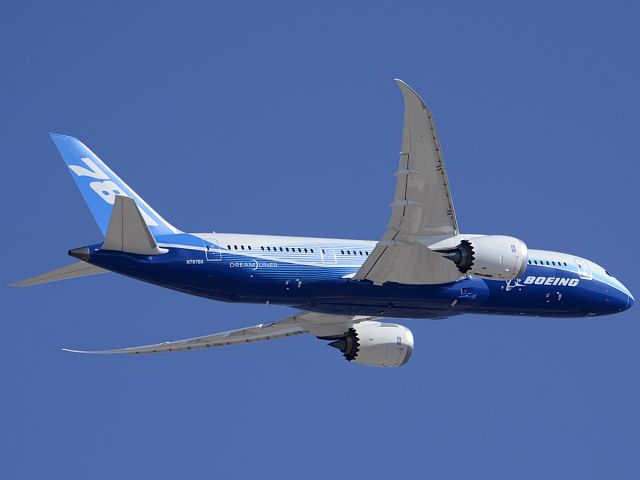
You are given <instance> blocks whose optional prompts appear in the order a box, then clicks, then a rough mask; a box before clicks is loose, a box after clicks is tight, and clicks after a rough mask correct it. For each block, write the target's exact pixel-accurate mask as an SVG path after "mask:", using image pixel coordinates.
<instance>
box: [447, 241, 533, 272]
mask: <svg viewBox="0 0 640 480" xmlns="http://www.w3.org/2000/svg"><path fill="white" fill-rule="evenodd" d="M438 252H439V253H441V254H442V255H443V256H444V257H446V258H448V259H449V260H451V261H452V262H453V263H455V264H456V266H457V267H458V270H459V271H460V272H461V273H469V274H471V275H477V276H478V277H484V278H491V279H495V280H512V279H514V278H518V277H519V276H521V275H522V274H523V273H524V271H525V269H526V268H527V260H528V259H529V253H528V249H527V246H526V245H525V243H524V242H523V241H522V240H519V239H517V238H514V237H505V236H502V235H486V236H484V237H475V238H470V239H468V240H462V241H461V242H460V243H459V244H458V245H457V246H456V247H454V248H449V249H446V250H438Z"/></svg>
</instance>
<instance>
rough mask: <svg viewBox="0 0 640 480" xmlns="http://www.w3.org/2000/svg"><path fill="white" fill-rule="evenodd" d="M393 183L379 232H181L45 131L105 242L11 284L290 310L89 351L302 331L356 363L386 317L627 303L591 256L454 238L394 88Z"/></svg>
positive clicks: (439, 184)
mask: <svg viewBox="0 0 640 480" xmlns="http://www.w3.org/2000/svg"><path fill="white" fill-rule="evenodd" d="M396 82H397V84H398V86H399V87H400V90H401V91H402V94H403V96H404V128H403V133H402V147H401V152H400V165H399V167H398V170H397V172H396V174H395V176H396V190H395V197H394V199H393V202H392V203H391V218H390V219H389V223H388V224H387V230H386V232H385V233H384V235H383V237H382V238H381V239H380V240H378V241H364V240H339V239H329V238H306V237H282V236H271V235H246V234H231V233H184V232H182V231H180V230H178V229H177V228H175V227H174V226H173V225H171V224H170V223H169V222H167V221H166V220H165V219H164V218H162V217H161V216H160V215H159V214H158V213H157V212H156V211H155V210H154V209H153V208H151V206H149V205H148V204H147V203H146V202H145V201H144V200H143V199H142V198H141V197H140V196H138V195H137V194H136V193H135V192H134V191H133V190H132V189H131V188H130V187H129V186H128V185H127V184H126V183H124V182H123V181H122V180H121V179H120V177H118V176H117V175H116V174H115V173H114V172H113V171H112V170H111V169H110V168H109V167H107V166H106V165H105V164H104V163H103V162H102V161H101V160H100V159H99V158H98V157H97V156H96V155H95V154H94V153H93V152H92V151H91V150H89V148H88V147H86V146H85V145H84V144H83V143H82V142H80V141H79V140H77V139H76V138H73V137H69V136H66V135H57V134H52V135H51V138H52V139H53V141H54V143H55V145H56V147H57V148H58V150H59V151H60V154H61V155H62V158H63V159H64V161H65V162H66V164H67V166H68V167H69V170H70V171H71V175H72V176H73V178H74V180H75V182H76V184H77V185H78V188H79V189H80V191H81V192H82V195H83V197H84V199H85V201H86V202H87V205H88V206H89V209H90V210H91V213H92V214H93V216H94V218H95V220H96V222H97V223H98V225H99V227H100V230H101V231H102V234H103V235H104V239H103V240H102V241H101V242H98V243H95V244H93V245H88V246H85V247H81V248H74V249H72V250H69V255H71V256H72V257H75V258H77V259H78V260H80V261H79V262H78V263H75V264H73V265H69V266H67V267H63V268H60V269H58V270H54V271H52V272H49V273H45V274H43V275H39V276H37V277H34V278H31V279H28V280H24V281H21V282H18V283H16V284H14V285H16V286H28V285H37V284H41V283H46V282H53V281H57V280H64V279H69V278H74V277H83V276H87V275H94V274H100V273H105V272H115V273H119V274H121V275H126V276H128V277H131V278H135V279H137V280H142V281H145V282H149V283H152V284H155V285H160V286H162V287H166V288H171V289H174V290H178V291H181V292H185V293H189V294H191V295H197V296H200V297H206V298H210V299H214V300H222V301H227V302H243V303H264V304H278V305H289V306H291V307H294V308H296V309H299V310H300V312H299V313H296V314H295V315H293V316H291V317H288V318H285V319H282V320H280V321H277V322H273V323H268V324H259V325H255V326H251V327H247V328H241V329H238V330H232V331H227V332H221V333H214V334H211V335H206V336H202V337H196V338H189V339H185V340H177V341H170V342H163V343H158V344H154V345H145V346H139V347H129V348H118V349H113V350H103V351H94V352H87V351H77V350H69V351H75V352H80V353H100V354H116V353H128V354H140V353H155V352H175V351H179V350H193V349H200V348H209V347H222V346H227V345H238V344H241V343H250V342H258V341H261V340H270V339H274V338H281V337H287V336H291V335H300V334H303V333H311V334H313V335H315V336H316V337H317V338H319V339H321V340H326V341H328V342H329V345H331V346H332V347H335V348H336V349H338V350H340V351H341V352H342V353H343V354H344V357H345V358H346V359H347V360H349V361H352V362H354V363H359V364H362V365H371V366H378V367H399V366H401V365H404V364H406V363H407V361H408V360H409V358H410V357H411V354H412V351H413V335H412V333H411V331H410V330H409V329H408V328H406V327H404V326H402V325H398V324H395V323H388V322H385V321H383V320H384V319H386V318H388V317H393V318H421V319H442V318H447V317H452V316H454V315H461V314H465V313H476V314H489V315H520V316H536V317H585V316H592V315H606V314H610V313H616V312H621V311H623V310H626V309H628V308H630V307H631V306H632V305H633V303H634V299H633V297H632V296H631V293H630V292H629V291H628V290H627V289H626V288H625V287H624V285H622V283H620V282H619V281H618V280H617V279H616V278H614V277H613V276H612V275H611V274H610V273H608V272H607V271H606V270H605V269H604V268H602V267H601V266H599V265H597V264H596V263H594V262H592V261H590V260H586V259H584V258H580V257H578V256H575V255H572V254H567V253H559V252H550V251H544V250H533V249H529V248H527V245H526V244H525V243H524V242H523V241H522V240H519V239H517V238H514V237H509V236H503V235H477V234H461V233H460V231H459V229H458V221H457V219H456V214H455V210H454V208H453V201H452V198H451V192H450V189H449V179H448V178H447V172H446V169H445V165H444V160H443V158H442V151H441V148H440V142H439V140H438V135H437V134H436V128H435V124H434V120H433V116H432V114H431V112H430V111H429V109H428V108H427V106H426V104H425V103H424V102H423V101H422V99H421V98H420V97H419V96H418V95H417V94H416V92H415V91H413V90H412V89H411V88H410V87H409V86H408V85H407V84H406V83H404V82H403V81H401V80H396Z"/></svg>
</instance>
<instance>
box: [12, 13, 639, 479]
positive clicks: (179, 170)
mask: <svg viewBox="0 0 640 480" xmlns="http://www.w3.org/2000/svg"><path fill="white" fill-rule="evenodd" d="M399 3H400V2H320V3H317V2H316V3H314V4H311V3H303V2H290V3H285V2H255V3H251V2H224V3H223V2H148V3H146V4H142V3H140V4H135V5H134V4H132V2H107V3H105V2H102V3H95V2H40V3H38V2H36V3H30V2H19V3H15V2H14V3H13V4H11V5H9V4H7V5H5V6H4V8H3V14H2V15H1V16H0V61H1V62H2V74H1V75H0V87H1V88H0V105H2V114H1V115H0V139H1V140H2V157H3V159H4V161H3V167H4V169H5V174H4V175H3V178H4V182H3V183H4V188H3V189H2V193H1V195H2V197H1V200H2V201H1V204H2V207H1V208H2V219H3V224H4V231H5V234H4V235H3V236H2V251H4V252H5V254H4V261H3V263H4V266H3V268H2V271H1V272H0V277H1V280H2V282H3V285H6V284H8V283H11V282H13V281H15V280H18V279H21V278H24V277H27V276H31V275H35V274H37V273H40V272H43V271H46V270H48V269H53V268H57V267H59V266H62V265H65V264H68V263H70V261H71V259H70V258H68V257H67V255H66V252H67V250H68V249H69V248H72V247H77V246H82V245H85V244H88V243H92V242H95V241H99V240H100V233H99V230H98V228H97V226H96V225H95V224H94V222H93V219H92V217H91V215H90V214H89V212H88V210H87V209H86V207H85V205H84V202H83V201H82V199H81V197H80V194H79V192H78V191H77V189H76V187H75V186H74V184H73V181H72V180H71V178H70V176H69V174H68V173H67V171H66V170H67V169H66V168H65V166H64V163H63V162H62V160H61V159H60V158H59V156H58V153H57V152H56V150H55V148H54V146H53V144H52V143H51V141H50V140H49V138H48V135H47V133H48V132H52V131H53V132H60V133H68V134H71V135H74V136H77V137H79V138H81V139H82V140H83V141H85V142H86V143H87V144H88V145H90V146H91V148H92V149H93V150H94V151H95V152H96V153H97V154H98V155H99V156H100V157H101V158H102V159H103V160H104V161H105V162H106V163H108V164H109V165H110V166H111V167H112V168H113V169H114V170H115V171H117V172H118V173H119V174H120V175H121V176H122V177H123V178H124V179H125V180H126V181H127V182H128V183H129V184H130V185H131V186H132V187H133V188H135V189H136V190H137V191H138V193H140V194H141V195H142V196H143V197H144V198H145V200H147V201H148V202H149V203H150V204H151V205H153V207H154V208H155V209H156V210H157V211H158V212H160V213H161V214H162V215H163V216H164V217H165V218H167V219H168V220H170V221H171V222H172V223H174V224H175V225H176V226H178V227H180V228H182V229H184V230H187V231H211V230H216V231H222V232H242V233H265V234H285V235H287V234H291V235H310V236H311V235H312V236H327V237H342V238H345V237H346V238H349V237H353V238H364V239H377V238H379V237H380V236H381V234H382V233H383V231H384V226H385V224H386V221H387V219H388V214H389V210H388V208H387V205H388V203H389V202H390V200H391V198H392V193H393V187H394V177H393V173H394V171H395V169H396V167H397V161H398V157H397V152H398V151H399V145H400V133H401V122H402V101H401V95H400V93H399V91H398V90H397V87H396V86H395V84H394V83H393V81H392V79H393V78H394V77H400V78H403V79H404V80H406V81H407V82H409V83H410V84H411V85H412V86H413V87H414V88H415V89H416V90H418V91H419V92H420V93H421V94H422V96H423V97H424V98H425V99H426V101H427V102H428V103H429V104H430V106H431V108H432V110H433V111H434V114H435V116H436V120H437V123H438V129H439V133H440V138H441V142H442V145H443V149H444V153H445V158H446V161H447V167H448V170H449V177H450V180H451V184H452V191H453V196H454V201H455V206H456V210H457V214H458V219H459V222H460V225H461V228H462V229H463V230H464V231H465V232H470V233H471V232H473V233H475V232H478V233H497V234H507V235H514V236H517V237H519V238H522V239H523V240H524V241H525V242H526V243H527V244H528V245H529V246H531V247H532V248H546V249H554V250H558V251H564V252H571V253H575V254H577V255H581V256H584V257H587V258H590V259H592V260H594V261H595V262H597V263H599V264H602V265H604V266H605V267H607V268H608V269H609V270H610V271H611V272H613V273H614V274H616V276H618V277H619V278H620V279H621V280H622V281H623V283H625V284H626V285H627V286H628V287H629V289H630V290H631V291H632V292H633V293H634V294H635V295H636V297H637V296H638V295H639V292H640V281H639V280H638V273H637V270H635V269H634V267H636V268H637V265H638V261H637V258H636V257H637V253H636V250H637V246H636V241H635V239H636V238H638V234H639V233H640V226H639V225H638V221H637V218H638V217H637V211H638V206H639V203H638V200H637V198H638V197H637V188H638V187H637V179H638V173H639V168H638V148H637V138H638V131H639V127H640V113H639V112H640V93H639V89H638V85H640V64H639V63H638V61H637V59H638V52H637V50H638V45H639V44H640V34H639V33H638V28H637V21H638V17H639V14H640V10H639V9H638V7H637V6H635V4H634V3H633V2H606V4H605V3H603V2H564V4H559V3H558V2H544V1H541V2H535V3H532V4H524V3H522V4H521V5H516V4H515V2H402V4H401V5H399ZM0 292H1V295H2V301H1V305H2V322H1V323H0V325H1V335H2V343H3V348H2V349H0V380H1V382H2V383H1V384H2V396H1V397H0V425H1V426H2V428H0V452H1V453H0V459H1V461H0V477H2V478H11V479H14V478H15V479H22V478H37V477H46V478H61V477H63V476H64V477H65V478H92V479H93V478H95V479H111V478H148V477H154V478H175V477H176V476H180V477H186V476H200V477H202V476H206V477H207V478H246V477H256V476H258V475H261V476H274V477H275V476H277V477H278V478H299V477H300V476H304V477H306V478H310V479H315V478H318V479H320V478H323V479H324V478H327V476H328V475H334V474H340V475H341V476H345V477H347V478H348V477H351V478H390V477H397V476H411V477H418V478H447V479H467V478H487V479H492V480H496V479H513V478H519V479H536V480H538V479H540V478H547V479H555V478H558V479H566V478H580V479H582V480H586V479H600V478H616V479H618V480H622V479H632V478H633V479H635V478H638V475H639V474H640V455H638V451H640V437H639V436H638V431H640V414H639V413H638V405H640V386H639V384H638V378H639V375H640V348H638V338H639V336H640V327H639V325H638V321H637V316H638V307H636V308H635V309H631V310H630V311H628V312H625V313H623V314H620V315H616V316H613V317H601V318H588V319H571V320H559V319H555V320H554V319H535V318H508V317H501V318H498V317H489V316H487V317H481V316H467V317H460V318H455V319H451V320H444V321H437V322H429V321H408V322H404V324H405V325H408V326H409V327H410V328H411V329H412V330H413V332H414V335H415V338H416V349H415V351H414V356H413V357H412V359H411V362H410V363H409V364H408V365H407V366H406V367H403V368H400V369H388V370H380V369H372V368H365V367H359V366H356V365H350V364H348V363H346V362H345V361H344V360H343V359H342V358H341V357H340V355H338V354H337V352H336V351H335V350H333V349H330V348H328V347H326V346H325V344H324V342H318V341H316V340H315V339H314V338H312V337H308V338H306V337H296V338H291V339H285V340H280V341H273V342H267V343H262V344H256V345H249V346H244V347H237V348H229V349H220V350H212V351H202V352H189V353H184V354H175V355H171V354H167V355H158V356H148V357H135V358H128V357H124V358H121V357H108V358H106V357H98V358H94V357H89V358H87V357H81V356H76V355H71V354H65V353H63V352H61V351H60V348H62V347H80V348H103V347H111V346H127V345H136V344H140V343H150V342H155V341H162V340H167V339H176V338H183V337H188V336H194V335H201V334H206V333H210V332H215V331H218V330H224V329H228V328H237V327H240V326H244V325H251V324H255V323H260V322H264V321H270V320H275V319H278V318H281V317H283V316H285V315H287V314H288V313H290V310H289V309H287V308H280V307H275V306H269V307H267V306H262V305H261V306H251V305H233V304H224V303H217V302H212V301H207V300H203V299H199V298H192V297H188V296H185V295H182V294H179V293H176V292H171V291H165V290H162V289H159V288H157V287H152V286H150V285H145V284H142V283H136V282H134V281H132V280H129V279H126V278H120V277H117V276H116V275H104V276H99V277H94V278H87V279H82V280H74V281H69V282H61V283H58V284H51V285H47V286H41V287H34V288H32V289H10V288H8V287H2V288H1V289H0Z"/></svg>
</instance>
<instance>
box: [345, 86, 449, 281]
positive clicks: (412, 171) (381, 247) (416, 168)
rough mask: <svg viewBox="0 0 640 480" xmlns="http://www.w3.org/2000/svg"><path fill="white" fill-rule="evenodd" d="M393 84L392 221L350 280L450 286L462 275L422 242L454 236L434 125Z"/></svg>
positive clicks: (405, 90) (409, 94) (414, 97)
mask: <svg viewBox="0 0 640 480" xmlns="http://www.w3.org/2000/svg"><path fill="white" fill-rule="evenodd" d="M396 83H397V84H398V86H399V87H400V90H401V91H402V95H403V96H404V127H403V131H402V148H401V152H400V167H399V169H398V171H397V172H396V177H397V180H396V191H395V196H394V199H393V203H392V204H391V219H390V220H389V223H388V224H387V228H388V230H387V231H386V232H385V234H384V236H383V238H382V240H381V241H380V242H378V244H377V245H376V247H375V249H374V250H373V252H372V253H371V255H369V257H368V258H367V261H366V262H365V263H364V265H362V267H361V268H360V270H359V271H358V272H357V273H356V275H355V276H354V280H371V281H372V282H374V283H375V284H378V285H381V284H383V283H385V282H397V283H406V284H438V283H447V282H452V281H455V280H457V279H459V278H460V276H461V275H460V272H459V271H458V269H457V268H456V267H455V264H454V263H453V262H451V261H449V260H447V259H445V258H443V257H442V256H440V255H439V254H437V253H435V252H433V251H432V250H430V249H429V247H428V246H427V245H428V244H429V243H430V242H428V241H425V240H428V238H429V237H431V238H434V237H439V238H440V239H442V238H443V237H447V236H453V235H457V234H458V222H457V221H456V214H455V211H454V209H453V201H452V199H451V191H450V189H449V181H448V179H447V171H446V169H445V165H444V159H443V158H442V150H441V148H440V141H439V140H438V134H437V133H436V126H435V122H434V120H433V116H432V114H431V112H430V111H429V108H428V107H427V105H426V104H425V103H424V101H423V100H422V99H421V98H420V97H419V96H418V94H417V93H416V92H415V91H413V89H412V88H411V87H409V85H407V84H406V83H404V82H403V81H402V80H398V79H396ZM431 243H434V242H431Z"/></svg>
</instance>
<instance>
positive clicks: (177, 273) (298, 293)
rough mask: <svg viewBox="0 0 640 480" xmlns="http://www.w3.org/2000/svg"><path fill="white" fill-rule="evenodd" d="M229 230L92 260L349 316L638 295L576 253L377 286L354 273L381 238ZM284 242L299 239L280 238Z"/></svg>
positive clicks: (572, 306)
mask: <svg viewBox="0 0 640 480" xmlns="http://www.w3.org/2000/svg"><path fill="white" fill-rule="evenodd" d="M220 236H222V237H223V238H222V239H221V240H223V241H218V240H217V239H216V240H217V241H216V243H213V242H211V241H208V240H207V239H206V236H204V235H197V236H196V235H190V234H179V235H167V236H165V237H159V238H157V241H158V244H159V245H160V246H161V247H163V248H165V249H166V250H167V252H166V253H164V254H162V255H155V256H142V255H134V254H129V253H123V252H113V251H106V250H101V248H100V247H101V245H100V244H97V245H92V246H90V247H89V250H90V252H91V255H90V258H89V260H88V261H89V263H91V264H94V265H97V266H99V267H102V268H105V269H107V270H111V271H113V272H116V273H120V274H122V275H126V276H129V277H133V278H135V279H138V280H142V281H145V282H149V283H152V284H155V285H160V286H163V287H166V288H171V289H174V290H178V291H181V292H184V293H189V294H191V295H197V296H200V297H205V298H210V299H214V300H221V301H227V302H243V303H268V304H279V305H289V306H292V307H296V308H299V309H302V310H310V311H316V312H322V313H331V314H341V315H363V316H377V317H397V318H430V319H439V318H446V317H450V316H453V315H458V314H461V313H479V314H506V315H526V316H548V317H583V316H588V315H604V314H609V313H616V312H619V311H622V310H625V309H627V308H629V307H630V306H631V304H632V303H633V298H632V297H631V296H630V294H629V292H628V291H627V290H626V289H625V288H624V287H623V286H622V285H621V284H620V283H619V282H618V281H617V280H615V279H614V278H613V277H611V276H610V275H608V274H607V273H606V272H605V271H604V270H602V271H600V269H599V267H598V266H597V265H596V264H593V263H591V264H590V265H591V267H592V268H591V269H589V270H588V271H587V272H585V271H584V267H583V268H582V269H581V268H579V266H578V264H577V263H576V262H574V259H575V257H572V256H570V255H565V254H559V253H556V252H544V251H536V250H530V254H529V258H530V262H529V265H528V266H527V269H526V271H525V272H524V274H523V275H521V277H520V278H517V279H514V280H511V281H509V282H505V281H498V280H488V279H482V278H478V277H469V278H465V279H463V280H459V281H456V282H452V283H447V284H441V285H401V284H393V283H385V284H384V285H374V284H373V283H371V282H369V281H354V280H352V279H351V277H352V276H353V274H354V273H355V272H356V271H357V270H358V268H359V267H360V265H362V263H364V261H365V260H366V256H367V254H368V253H369V252H370V251H371V250H372V248H373V246H374V245H375V242H365V241H358V240H353V241H347V240H335V241H331V240H324V241H323V243H320V242H319V241H313V240H315V239H312V240H311V241H308V240H306V241H303V239H299V238H296V237H262V236H260V237H259V236H238V237H235V238H238V240H235V243H234V244H232V243H231V242H232V241H234V237H231V236H229V235H222V234H220V235H219V236H218V237H220ZM270 238H273V239H274V240H273V241H269V239H270ZM283 238H284V239H286V238H291V239H292V240H289V241H286V242H285V241H280V240H281V239H283ZM247 239H249V240H247ZM228 242H229V243H228ZM239 242H243V243H242V244H241V245H238V243H239ZM279 243H280V245H278V244H279ZM245 244H246V245H245ZM283 244H284V245H286V246H283ZM267 248H268V250H267ZM550 258H552V259H553V260H550ZM534 259H535V260H534ZM534 261H535V264H534V263H533V262H534ZM545 262H546V263H545ZM595 267H598V268H595Z"/></svg>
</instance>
